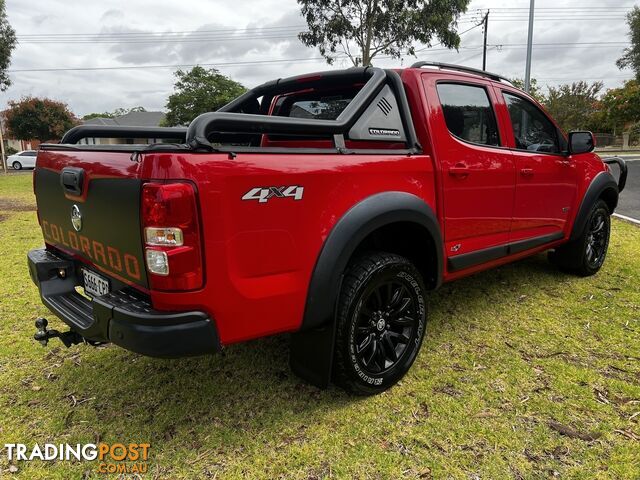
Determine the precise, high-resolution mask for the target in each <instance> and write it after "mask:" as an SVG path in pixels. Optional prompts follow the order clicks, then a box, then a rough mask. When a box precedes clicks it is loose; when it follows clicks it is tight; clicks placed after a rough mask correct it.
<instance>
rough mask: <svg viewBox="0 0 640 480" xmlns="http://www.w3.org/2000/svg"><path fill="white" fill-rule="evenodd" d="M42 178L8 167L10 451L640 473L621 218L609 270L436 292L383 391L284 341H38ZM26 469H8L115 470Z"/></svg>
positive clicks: (1, 294) (460, 472)
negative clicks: (35, 192)
mask: <svg viewBox="0 0 640 480" xmlns="http://www.w3.org/2000/svg"><path fill="white" fill-rule="evenodd" d="M32 197H33V196H32V193H31V176H30V175H9V176H2V175H0V245H1V247H0V248H1V250H2V255H1V256H0V273H1V274H2V280H1V281H0V446H3V445H4V444H5V443H26V444H28V445H32V444H34V443H40V444H44V443H62V442H69V443H73V444H75V443H95V442H100V441H102V442H124V443H130V442H149V443H151V450H150V468H149V473H148V474H147V475H145V477H144V478H150V479H151V478H153V479H156V478H157V479H168V478H172V479H181V478H184V479H193V478H265V479H273V478H301V479H316V478H333V477H335V478H393V479H396V478H464V479H475V478H481V479H496V478H515V479H520V478H548V477H560V478H576V479H578V478H579V479H584V478H619V479H633V478H636V479H637V478H640V425H639V424H638V422H639V421H640V414H639V412H640V229H638V228H637V227H634V226H632V225H630V224H627V223H623V222H621V221H618V220H614V223H613V233H612V238H611V244H610V247H609V256H608V258H607V261H606V263H605V266H604V268H603V269H602V271H601V272H600V273H599V274H597V275H596V276H594V277H591V278H587V279H583V278H576V277H573V276H569V275H565V274H562V273H559V272H557V271H556V270H555V269H554V268H553V267H552V266H551V265H550V264H549V263H548V262H547V261H546V257H545V256H544V255H538V256H536V257H533V258H530V259H528V260H525V261H522V262H519V263H517V264H514V265H510V266H506V267H503V268H500V269H497V270H493V271H490V272H486V273H482V274H478V275H475V276H473V277H471V278H468V279H464V280H461V281H458V282H455V283H452V284H449V285H445V286H444V287H443V288H442V289H441V290H440V291H438V292H437V293H434V294H433V295H431V297H430V299H429V308H430V317H429V321H428V324H427V334H426V337H425V342H424V345H423V348H422V351H421V353H420V355H419V357H418V359H417V361H416V363H415V365H414V366H413V368H412V369H411V371H410V372H409V374H408V375H407V376H406V377H405V378H404V380H403V381H402V382H401V384H400V385H398V386H396V387H395V388H393V389H391V390H390V391H388V392H386V393H384V394H382V395H379V396H377V397H373V398H364V399H363V398H353V397H349V396H347V395H346V394H345V393H343V392H342V391H341V390H339V389H337V388H335V387H332V388H329V389H328V390H325V391H321V390H318V389H316V388H314V387H311V386H308V385H306V384H304V383H303V382H302V381H300V380H299V379H298V378H297V377H295V376H294V375H293V374H291V372H290V371H289V368H288V364H287V362H288V358H287V357H288V342H287V340H288V339H287V337H286V336H279V337H274V338H268V339H264V340H260V341H255V342H249V343H246V344H242V345H235V346H231V347H229V348H227V349H226V350H225V352H224V353H223V354H221V355H215V356H207V357H200V358H191V359H181V360H159V359H151V358H146V357H142V356H139V355H136V354H133V353H129V352H127V351H125V350H122V349H120V348H117V347H112V346H107V347H101V348H92V347H88V346H75V347H72V348H70V349H66V348H64V347H63V346H62V344H61V343H60V342H56V341H51V342H50V344H49V346H48V347H46V348H42V347H41V346H40V345H38V344H37V343H36V342H34V341H33V340H32V335H33V333H34V332H35V328H34V326H33V320H34V319H35V318H36V317H37V316H46V317H47V318H49V319H50V324H51V327H52V328H58V329H64V325H63V324H62V322H60V321H59V320H57V319H56V318H55V317H54V316H53V315H51V314H49V313H48V311H47V310H46V309H45V307H44V306H43V305H42V304H41V303H40V300H39V298H38V295H37V292H36V289H35V287H34V286H33V285H32V283H31V280H30V279H29V275H28V272H27V267H26V258H25V254H26V252H27V250H28V249H30V248H34V247H37V246H39V245H41V244H42V239H41V233H40V230H39V228H38V225H37V220H36V214H35V211H34V204H33V198H32ZM96 468H97V463H92V462H82V463H81V462H76V463H72V462H41V461H38V460H36V461H32V462H17V463H15V464H11V465H10V464H9V462H8V461H7V456H6V452H5V451H2V452H1V453H0V478H23V479H29V480H30V479H69V478H76V479H80V478H105V475H104V474H99V473H97V471H96Z"/></svg>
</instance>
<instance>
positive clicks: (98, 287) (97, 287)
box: [82, 268, 109, 297]
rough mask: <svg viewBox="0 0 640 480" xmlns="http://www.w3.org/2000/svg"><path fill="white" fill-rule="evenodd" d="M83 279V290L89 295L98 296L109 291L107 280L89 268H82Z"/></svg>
mask: <svg viewBox="0 0 640 480" xmlns="http://www.w3.org/2000/svg"><path fill="white" fill-rule="evenodd" d="M82 277H83V279H84V291H85V293H86V294H87V295H89V296H90V297H100V296H102V295H106V294H107V293H109V280H107V279H106V278H104V277H102V276H100V275H98V274H97V273H93V272H92V271H91V270H87V269H85V268H83V269H82Z"/></svg>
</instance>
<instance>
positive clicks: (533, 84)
mask: <svg viewBox="0 0 640 480" xmlns="http://www.w3.org/2000/svg"><path fill="white" fill-rule="evenodd" d="M511 83H512V84H513V86H514V87H516V88H519V89H520V90H524V80H523V79H521V78H514V79H512V80H511ZM529 95H531V96H532V97H533V98H535V99H536V100H537V101H538V102H540V103H544V102H545V96H544V93H543V92H542V88H541V87H540V86H538V80H536V79H535V78H532V79H531V80H530V81H529Z"/></svg>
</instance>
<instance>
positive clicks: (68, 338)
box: [33, 317, 84, 348]
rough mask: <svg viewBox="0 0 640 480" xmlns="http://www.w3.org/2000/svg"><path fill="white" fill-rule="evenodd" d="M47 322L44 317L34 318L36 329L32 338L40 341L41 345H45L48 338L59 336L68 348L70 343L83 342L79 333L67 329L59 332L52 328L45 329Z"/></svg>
mask: <svg viewBox="0 0 640 480" xmlns="http://www.w3.org/2000/svg"><path fill="white" fill-rule="evenodd" d="M47 325H49V322H48V321H47V319H46V318H42V317H38V318H37V319H36V328H37V329H38V331H37V332H36V333H35V335H34V336H33V338H34V340H37V341H38V342H40V344H41V345H42V346H43V347H46V346H47V344H48V343H49V340H50V339H52V338H59V339H60V341H61V342H62V343H64V345H65V347H67V348H69V347H70V346H71V345H77V344H79V343H83V342H84V337H83V336H82V335H80V334H79V333H76V332H73V331H71V330H69V331H68V332H59V331H58V330H54V329H51V328H50V329H47Z"/></svg>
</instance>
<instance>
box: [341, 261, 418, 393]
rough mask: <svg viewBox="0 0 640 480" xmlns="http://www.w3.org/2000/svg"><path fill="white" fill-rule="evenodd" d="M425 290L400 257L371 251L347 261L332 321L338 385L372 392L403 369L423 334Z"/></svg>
mask: <svg viewBox="0 0 640 480" xmlns="http://www.w3.org/2000/svg"><path fill="white" fill-rule="evenodd" d="M425 291H426V289H425V286H424V282H423V280H422V277H421V275H420V273H419V272H418V270H417V269H416V268H415V267H414V266H413V264H412V263H411V262H410V261H409V260H407V259H406V258H404V257H401V256H399V255H395V254H391V253H382V252H377V253H371V254H368V255H365V256H362V257H360V258H358V259H356V260H355V261H353V262H352V263H351V264H350V266H349V267H348V269H347V273H346V275H345V278H344V282H343V285H342V291H341V293H340V300H339V302H340V303H339V306H338V312H337V319H336V321H337V332H336V348H335V359H334V369H333V373H334V380H335V382H336V383H337V384H338V385H340V386H342V387H343V388H345V389H346V390H347V391H349V392H352V393H355V394H357V395H373V394H376V393H380V392H382V391H384V390H386V389H388V388H389V387H391V386H393V385H394V384H395V383H397V382H398V381H399V380H400V379H401V378H402V377H403V376H404V374H405V373H407V371H408V370H409V368H410V367H411V365H412V364H413V362H414V360H415V359H416V356H417V354H418V351H419V350H420V345H421V344H422V339H423V337H424V331H425V324H426V305H425Z"/></svg>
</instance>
